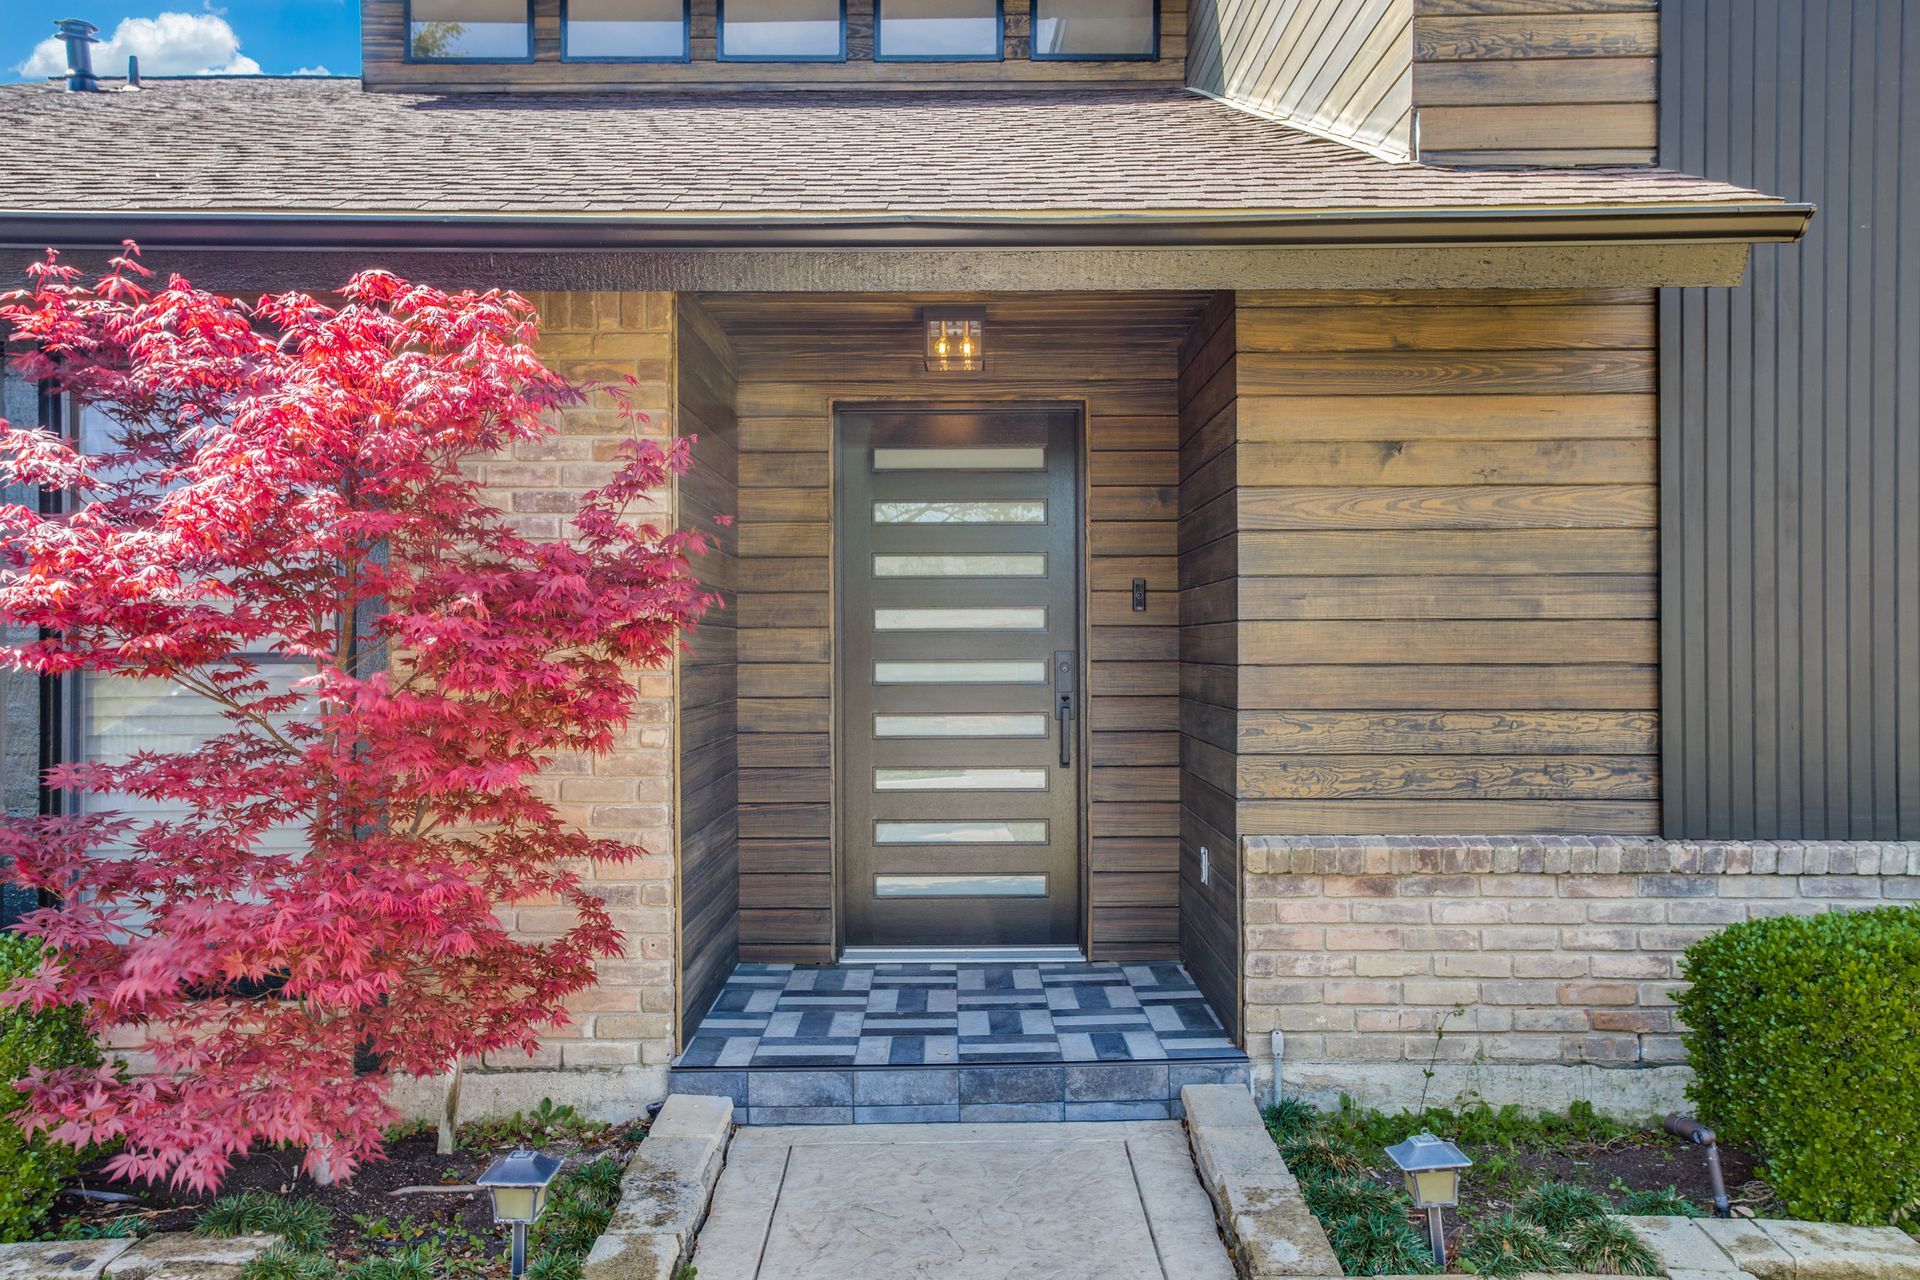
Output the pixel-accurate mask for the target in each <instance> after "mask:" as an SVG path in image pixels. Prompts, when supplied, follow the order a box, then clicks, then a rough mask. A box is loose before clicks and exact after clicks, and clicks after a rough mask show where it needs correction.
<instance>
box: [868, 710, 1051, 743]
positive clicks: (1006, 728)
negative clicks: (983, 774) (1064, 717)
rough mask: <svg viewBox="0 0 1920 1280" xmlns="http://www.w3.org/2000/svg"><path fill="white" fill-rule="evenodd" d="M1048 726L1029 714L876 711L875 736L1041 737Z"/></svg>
mask: <svg viewBox="0 0 1920 1280" xmlns="http://www.w3.org/2000/svg"><path fill="white" fill-rule="evenodd" d="M1050 728H1051V722H1050V721H1048V719H1047V718H1046V717H1045V716H1028V715H987V714H979V715H964V714H958V713H956V714H951V715H949V714H929V715H876V716H874V718H873V736H874V737H876V738H1044V737H1046V736H1047V732H1048V730H1049V729H1050Z"/></svg>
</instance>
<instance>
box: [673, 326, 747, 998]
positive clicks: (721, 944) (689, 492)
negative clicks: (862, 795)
mask: <svg viewBox="0 0 1920 1280" xmlns="http://www.w3.org/2000/svg"><path fill="white" fill-rule="evenodd" d="M675 302H676V305H675V317H674V320H675V323H674V357H675V358H674V379H675V388H674V392H675V395H674V399H675V407H676V414H677V424H676V430H677V432H678V434H680V435H682V436H690V437H693V441H694V442H693V449H692V452H693V469H692V470H691V471H689V472H688V473H687V475H686V476H685V477H683V478H682V479H681V480H680V481H679V482H678V484H677V486H676V495H675V496H676V501H677V517H678V522H679V525H680V527H681V528H684V529H697V530H699V531H700V532H702V533H704V534H706V535H707V537H708V538H710V539H712V544H713V545H712V548H711V549H710V550H709V551H708V553H707V554H706V555H704V556H702V557H700V559H699V560H698V562H697V563H696V564H695V572H696V573H697V574H698V575H699V577H700V580H701V582H702V583H704V584H705V585H706V586H707V587H708V588H709V589H711V590H713V591H716V592H717V593H719V595H720V597H721V604H722V607H721V608H719V609H717V610H713V611H710V612H709V613H708V614H707V616H706V618H705V619H703V620H702V622H701V624H700V626H699V628H698V629H697V630H696V631H695V632H694V634H693V635H692V636H691V637H690V639H689V640H688V652H687V653H685V654H683V655H682V656H681V659H680V670H679V707H678V722H677V730H678V731H677V735H676V737H677V743H678V753H679V759H678V768H677V772H678V786H677V789H678V793H679V799H678V803H677V804H676V805H675V822H676V823H677V825H678V829H679V836H680V868H679V870H680V920H679V924H680V956H679V960H680V987H679V992H680V1006H681V1007H680V1016H681V1025H682V1026H687V1027H690V1026H693V1025H695V1024H696V1023H697V1022H698V1021H699V1019H700V1018H701V1016H702V1015H703V1014H705V1012H706V1010H707V1008H708V1006H709V1005H711V1004H712V1003H713V998H714V996H715V995H717V994H718V993H719V990H720V987H721V985H722V984H724V983H725V982H726V979H727V975H728V974H729V973H731V972H732V971H733V966H734V964H735V963H736V962H737V960H738V959H739V952H740V906H741V894H740V870H741V868H740V821H739V812H738V810H739V751H738V741H739V739H738V735H737V732H736V730H737V723H736V707H737V704H738V700H739V693H740V689H739V678H738V671H739V668H738V666H737V663H736V656H737V653H738V645H737V639H738V632H737V630H736V628H735V623H736V622H737V620H738V608H737V596H736V593H735V580H736V574H737V572H738V559H739V552H740V547H739V538H738V535H737V533H736V530H735V528H734V527H733V526H732V525H731V524H729V523H726V522H725V521H724V520H723V519H722V517H727V516H731V515H733V514H734V511H735V510H736V508H737V505H738V478H739V447H740V440H739V433H738V431H737V430H736V427H735V423H734V414H733V401H734V359H733V349H732V346H731V344H729V343H728V341H727V338H726V335H725V334H723V333H721V332H720V330H719V328H718V326H716V325H715V324H714V323H713V321H712V320H711V319H710V318H709V317H708V316H707V315H706V314H705V313H704V312H702V311H701V309H700V307H699V305H698V304H697V303H695V302H694V301H693V300H692V299H691V298H689V297H686V296H685V295H681V296H680V297H678V298H677V299H676V300H675Z"/></svg>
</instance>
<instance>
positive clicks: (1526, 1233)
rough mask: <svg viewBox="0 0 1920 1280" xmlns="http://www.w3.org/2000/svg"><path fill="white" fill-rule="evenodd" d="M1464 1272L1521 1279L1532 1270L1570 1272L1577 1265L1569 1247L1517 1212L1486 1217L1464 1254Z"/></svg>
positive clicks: (1470, 1237)
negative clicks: (1569, 1252) (1521, 1276)
mask: <svg viewBox="0 0 1920 1280" xmlns="http://www.w3.org/2000/svg"><path fill="white" fill-rule="evenodd" d="M1460 1265H1461V1267H1462V1269H1464V1270H1467V1271H1471V1272H1473V1273H1474V1274H1475V1275H1482V1276H1517V1275H1522V1274H1524V1273H1525V1272H1528V1271H1566V1270H1569V1269H1570V1268H1571V1267H1572V1266H1573V1259H1572V1258H1571V1257H1570V1256H1569V1255H1568V1253H1567V1249H1566V1246H1565V1245H1563V1244H1561V1243H1560V1242H1559V1241H1558V1240H1555V1239H1554V1238H1553V1237H1552V1236H1550V1235H1548V1234H1547V1232H1546V1231H1545V1230H1544V1229H1543V1228H1541V1227H1540V1226H1539V1225H1538V1224H1536V1223H1533V1222H1529V1221H1528V1220H1527V1219H1525V1218H1523V1217H1521V1216H1520V1215H1519V1214H1516V1213H1503V1214H1501V1215H1500V1216H1498V1217H1495V1218H1482V1219H1480V1220H1479V1221H1478V1222H1475V1223H1474V1224H1473V1226H1472V1229H1471V1231H1470V1232H1469V1233H1468V1237H1467V1244H1466V1247H1465V1248H1464V1249H1462V1250H1461V1251H1460Z"/></svg>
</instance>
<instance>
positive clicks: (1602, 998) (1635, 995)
mask: <svg viewBox="0 0 1920 1280" xmlns="http://www.w3.org/2000/svg"><path fill="white" fill-rule="evenodd" d="M1639 998H1640V995H1639V988H1637V987H1635V986H1634V985H1633V984H1632V983H1630V982H1569V983H1566V984H1565V985H1563V986H1562V987H1561V988H1560V1003H1561V1004H1573V1005H1630V1004H1633V1003H1634V1002H1635V1001H1637V1000H1638V999H1639Z"/></svg>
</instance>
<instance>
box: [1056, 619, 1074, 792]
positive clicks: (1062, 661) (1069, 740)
mask: <svg viewBox="0 0 1920 1280" xmlns="http://www.w3.org/2000/svg"><path fill="white" fill-rule="evenodd" d="M1078 666H1079V664H1078V663H1077V662H1075V661H1074V657H1073V650H1071V649H1057V650H1055V651H1054V655H1053V716H1054V719H1055V720H1057V721H1059V722H1060V767H1061V768H1062V769H1070V768H1072V767H1073V722H1074V719H1075V717H1076V716H1077V715H1078V714H1079V712H1078V709H1077V707H1076V706H1075V690H1074V671H1075V668H1077V667H1078Z"/></svg>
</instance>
